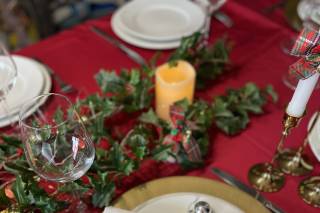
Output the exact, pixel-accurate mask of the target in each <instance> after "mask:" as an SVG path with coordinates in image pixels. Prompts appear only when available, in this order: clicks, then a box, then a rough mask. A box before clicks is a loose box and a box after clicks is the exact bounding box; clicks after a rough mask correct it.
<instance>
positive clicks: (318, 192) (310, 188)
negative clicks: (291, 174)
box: [299, 176, 320, 208]
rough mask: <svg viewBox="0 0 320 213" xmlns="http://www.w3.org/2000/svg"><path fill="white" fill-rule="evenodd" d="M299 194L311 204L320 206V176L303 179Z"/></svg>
mask: <svg viewBox="0 0 320 213" xmlns="http://www.w3.org/2000/svg"><path fill="white" fill-rule="evenodd" d="M299 196H300V197H301V198H302V200H303V201H305V202H306V203H308V204H309V205H311V206H313V207H317V208H320V176H315V177H310V178H308V179H306V180H304V181H302V182H301V183H300V185H299Z"/></svg>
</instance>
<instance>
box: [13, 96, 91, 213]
mask: <svg viewBox="0 0 320 213" xmlns="http://www.w3.org/2000/svg"><path fill="white" fill-rule="evenodd" d="M48 99H50V100H48ZM45 101H50V103H49V104H46V105H42V106H41V107H40V108H39V109H38V110H36V111H35V112H32V109H33V106H34V105H35V104H38V103H44V102H45ZM44 107H45V110H43V108H44ZM19 118H20V119H19V126H20V131H21V139H22V141H23V145H24V152H25V155H26V158H27V161H28V163H29V165H30V167H31V168H32V169H33V170H34V171H35V172H36V173H37V174H38V175H39V176H40V177H42V178H44V179H46V180H50V181H56V182H60V183H65V182H71V181H74V180H76V179H79V178H80V177H81V176H83V175H84V174H85V173H86V172H87V171H88V169H89V168H90V166H91V165H92V163H93V160H94V156H95V149H94V144H93V142H92V140H91V138H90V136H89V134H88V132H87V130H86V127H85V126H84V124H83V122H82V120H81V117H80V115H79V114H78V113H77V111H76V110H75V108H74V106H73V105H72V103H71V102H70V100H69V99H68V98H67V97H65V96H63V95H60V94H55V93H49V94H44V95H40V96H38V97H35V98H33V99H31V100H29V101H27V102H26V103H25V104H24V105H23V106H22V108H21V110H20V113H19ZM78 212H81V211H80V210H78Z"/></svg>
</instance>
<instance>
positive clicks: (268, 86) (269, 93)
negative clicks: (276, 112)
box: [265, 85, 279, 103]
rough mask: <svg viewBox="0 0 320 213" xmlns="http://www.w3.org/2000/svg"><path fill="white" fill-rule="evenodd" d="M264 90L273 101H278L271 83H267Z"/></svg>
mask: <svg viewBox="0 0 320 213" xmlns="http://www.w3.org/2000/svg"><path fill="white" fill-rule="evenodd" d="M265 92H266V93H267V94H268V95H270V96H271V98H272V101H273V102H274V103H275V102H277V101H278V99H279V97H278V94H277V93H276V91H274V89H273V86H272V85H267V87H266V88H265Z"/></svg>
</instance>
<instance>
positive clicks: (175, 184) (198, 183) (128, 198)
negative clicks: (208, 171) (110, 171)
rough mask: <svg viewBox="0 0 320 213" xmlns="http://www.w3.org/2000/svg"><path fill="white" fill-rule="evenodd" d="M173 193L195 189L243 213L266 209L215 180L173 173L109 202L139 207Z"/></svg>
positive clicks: (123, 207)
mask: <svg viewBox="0 0 320 213" xmlns="http://www.w3.org/2000/svg"><path fill="white" fill-rule="evenodd" d="M176 193H198V194H203V195H208V196H212V197H215V198H217V199H220V200H223V201H225V202H227V203H230V204H231V205H234V206H236V207H238V208H239V209H241V210H242V211H243V212H247V213H256V212H259V213H270V211H269V210H267V209H266V208H265V207H264V206H263V205H262V204H260V203H259V202H258V201H257V200H255V199H254V198H252V197H251V196H249V195H247V194H246V193H244V192H242V191H240V190H238V189H236V188H233V187H231V186H229V185H226V184H224V183H220V182H218V181H214V180H210V179H207V178H200V177H192V176H174V177H167V178H161V179H156V180H153V181H150V182H147V183H145V184H142V185H140V186H137V187H135V188H133V189H131V190H129V191H127V192H126V193H124V194H123V195H122V196H121V197H119V198H118V200H116V201H115V203H114V204H113V206H114V207H117V208H121V209H126V210H134V209H137V207H138V208H140V207H141V206H142V205H143V204H144V203H147V204H148V203H152V202H150V201H153V200H157V199H156V198H157V197H160V198H161V196H162V197H163V196H164V195H170V194H175V195H176ZM147 201H148V202H147ZM168 213H169V212H168ZM177 213H178V212H177Z"/></svg>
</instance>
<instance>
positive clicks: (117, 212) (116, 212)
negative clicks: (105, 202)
mask: <svg viewBox="0 0 320 213" xmlns="http://www.w3.org/2000/svg"><path fill="white" fill-rule="evenodd" d="M103 213H133V212H132V211H127V210H123V209H118V208H114V207H106V208H105V209H104V211H103Z"/></svg>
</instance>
